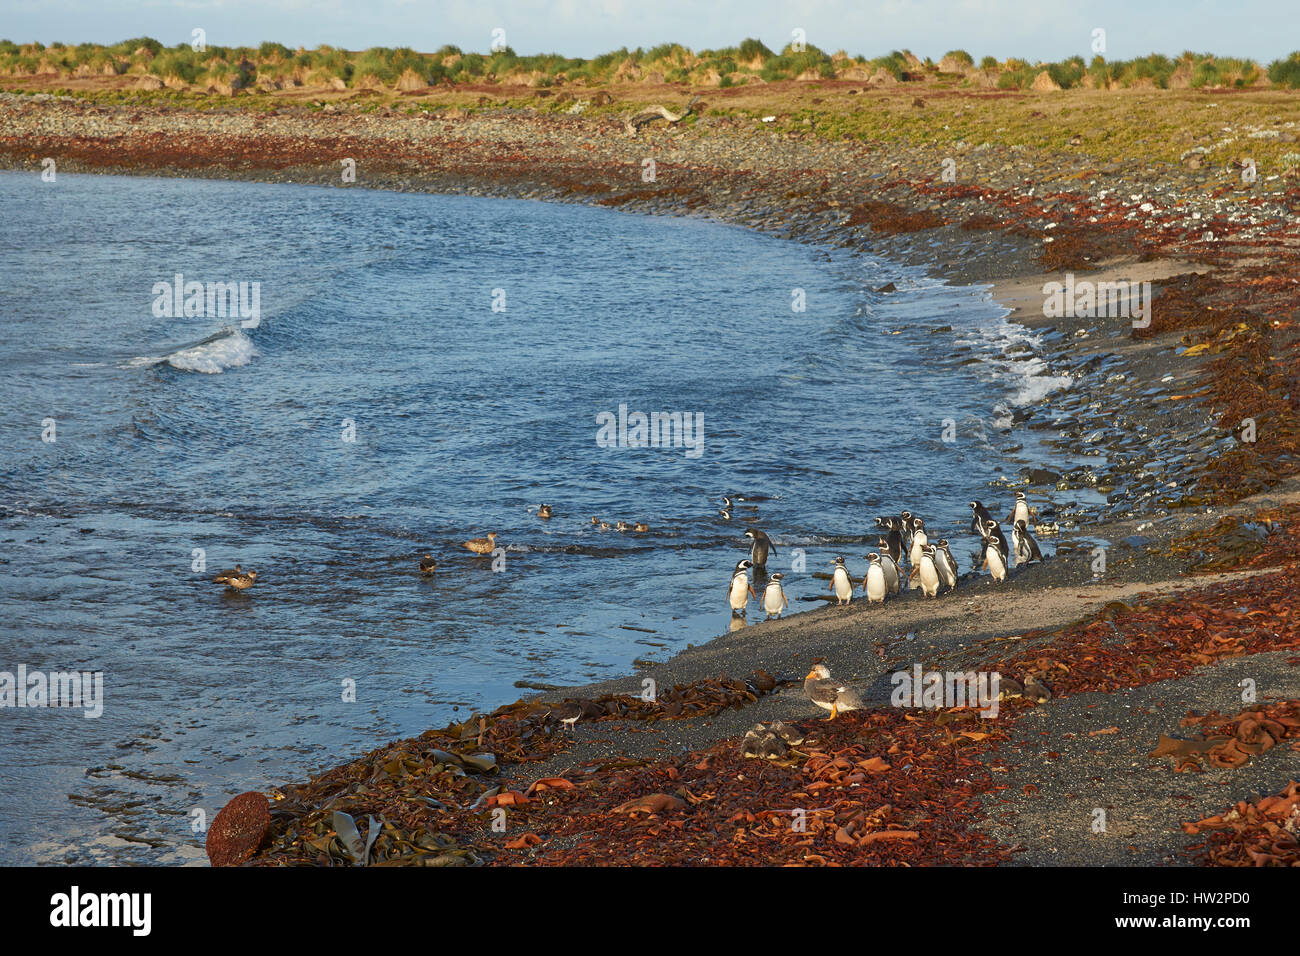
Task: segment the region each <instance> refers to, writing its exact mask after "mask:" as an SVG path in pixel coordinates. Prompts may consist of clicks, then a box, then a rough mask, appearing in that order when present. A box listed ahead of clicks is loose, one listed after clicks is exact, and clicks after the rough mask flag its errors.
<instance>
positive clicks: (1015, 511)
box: [1007, 491, 1029, 528]
mask: <svg viewBox="0 0 1300 956" xmlns="http://www.w3.org/2000/svg"><path fill="white" fill-rule="evenodd" d="M1017 521H1023V522H1024V523H1025V524H1029V502H1028V501H1026V500H1025V493H1024V492H1023V491H1017V492H1016V501H1015V504H1013V505H1012V506H1011V515H1010V517H1008V518H1007V524H1009V525H1011V527H1012V528H1014V527H1015V526H1016V522H1017Z"/></svg>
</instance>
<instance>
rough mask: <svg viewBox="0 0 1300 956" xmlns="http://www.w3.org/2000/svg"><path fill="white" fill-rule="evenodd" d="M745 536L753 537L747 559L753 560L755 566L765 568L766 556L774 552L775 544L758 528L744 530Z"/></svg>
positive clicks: (760, 568)
mask: <svg viewBox="0 0 1300 956" xmlns="http://www.w3.org/2000/svg"><path fill="white" fill-rule="evenodd" d="M745 537H746V538H751V539H753V544H751V545H750V546H749V560H751V561H753V562H754V567H755V568H757V569H759V570H766V569H767V556H768V554H769V553H770V554H776V545H774V544H773V543H772V539H771V538H769V537H768V536H767V533H766V532H765V531H763V530H762V529H760V528H750V529H749V530H748V531H746V532H745Z"/></svg>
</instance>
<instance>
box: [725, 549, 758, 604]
mask: <svg viewBox="0 0 1300 956" xmlns="http://www.w3.org/2000/svg"><path fill="white" fill-rule="evenodd" d="M752 567H753V564H752V563H751V562H750V561H748V560H741V561H737V562H736V570H734V571H732V572H731V584H730V585H729V586H728V588H727V599H728V600H729V601H730V602H731V613H732V614H733V615H740V616H744V613H745V609H746V608H747V607H749V599H750V598H751V597H752V598H757V597H758V595H757V594H755V593H754V588H753V587H752V586H751V585H750V583H749V573H748V572H749V569H750V568H752Z"/></svg>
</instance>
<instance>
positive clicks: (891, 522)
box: [876, 517, 903, 564]
mask: <svg viewBox="0 0 1300 956" xmlns="http://www.w3.org/2000/svg"><path fill="white" fill-rule="evenodd" d="M876 527H878V528H880V530H882V531H884V532H885V534H884V536H883V537H880V539H879V540H880V548H881V554H884V553H886V552H888V554H889V556H890V557H891V558H893V559H894V563H895V564H897V563H898V562H899V561H902V560H903V530H902V526H901V525H900V524H899V522H898V519H897V518H894V517H888V518H877V519H876Z"/></svg>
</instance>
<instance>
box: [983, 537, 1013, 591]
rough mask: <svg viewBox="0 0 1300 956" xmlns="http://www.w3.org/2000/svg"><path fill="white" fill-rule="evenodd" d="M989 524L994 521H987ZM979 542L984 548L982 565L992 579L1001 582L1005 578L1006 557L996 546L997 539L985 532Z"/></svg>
mask: <svg viewBox="0 0 1300 956" xmlns="http://www.w3.org/2000/svg"><path fill="white" fill-rule="evenodd" d="M989 524H990V525H991V524H994V522H989ZM980 544H981V546H982V547H983V549H984V566H985V567H986V568H988V569H989V573H990V574H991V575H993V580H994V581H996V582H997V583H998V584H1001V583H1002V582H1003V581H1005V580H1006V579H1007V557H1006V554H1005V552H1003V550H1002V549H1001V548H1000V547H999V546H998V539H997V538H994V537H992V536H990V535H987V534H986V535H985V536H984V537H983V538H982V539H981V541H980Z"/></svg>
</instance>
